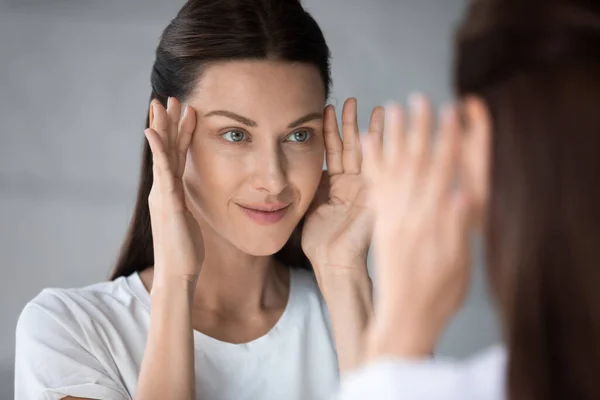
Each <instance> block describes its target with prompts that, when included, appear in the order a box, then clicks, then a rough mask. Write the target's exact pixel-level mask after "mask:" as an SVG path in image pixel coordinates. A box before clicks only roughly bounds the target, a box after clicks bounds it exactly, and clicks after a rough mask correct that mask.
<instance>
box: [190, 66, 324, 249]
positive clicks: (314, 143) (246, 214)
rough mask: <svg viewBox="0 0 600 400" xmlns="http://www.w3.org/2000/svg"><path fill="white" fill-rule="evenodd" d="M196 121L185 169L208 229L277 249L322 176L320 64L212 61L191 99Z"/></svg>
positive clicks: (251, 245)
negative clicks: (318, 67) (220, 62)
mask: <svg viewBox="0 0 600 400" xmlns="http://www.w3.org/2000/svg"><path fill="white" fill-rule="evenodd" d="M187 104H189V105H190V106H192V107H193V108H194V109H195V110H196V114H197V127H196V130H195V132H194V137H193V139H192V143H191V146H190V151H189V153H188V158H187V164H186V169H185V172H184V185H185V188H186V201H187V203H188V207H189V208H190V210H191V212H192V213H193V214H194V216H195V217H196V218H197V219H198V220H199V223H200V225H201V227H202V231H203V235H204V236H206V235H211V236H212V235H214V236H220V237H221V238H223V239H225V240H227V241H229V242H230V243H232V244H233V245H234V246H236V247H237V248H239V249H240V250H242V251H244V252H245V253H248V254H252V255H256V256H262V255H271V254H273V253H275V252H277V251H278V250H279V249H280V248H281V247H283V245H284V244H285V243H286V241H287V240H288V238H289V236H290V235H291V233H292V231H293V230H294V228H295V227H296V225H297V224H298V222H299V221H300V219H301V218H302V216H303V215H304V214H305V212H306V210H307V208H308V206H309V205H310V203H311V201H312V199H313V197H314V194H315V192H316V189H317V187H318V185H319V181H320V178H321V173H322V167H323V158H324V142H323V128H322V125H323V121H322V115H323V108H324V106H325V89H324V85H323V81H322V79H321V76H320V75H319V72H318V70H317V69H316V67H313V66H310V65H303V64H294V63H286V62H277V61H235V62H227V63H222V64H216V65H213V66H211V67H209V68H208V69H206V70H205V71H204V72H203V74H202V77H201V79H200V80H199V82H198V85H197V87H196V90H195V92H194V94H193V95H192V96H190V98H189V99H188V101H187Z"/></svg>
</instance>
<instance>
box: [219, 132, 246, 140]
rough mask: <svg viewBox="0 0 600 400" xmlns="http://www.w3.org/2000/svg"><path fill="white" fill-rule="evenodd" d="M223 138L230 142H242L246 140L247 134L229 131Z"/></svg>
mask: <svg viewBox="0 0 600 400" xmlns="http://www.w3.org/2000/svg"><path fill="white" fill-rule="evenodd" d="M221 136H222V137H223V139H225V140H227V141H228V142H241V141H242V140H244V139H246V134H245V133H244V132H240V131H228V132H225V133H224V134H223V135H221Z"/></svg>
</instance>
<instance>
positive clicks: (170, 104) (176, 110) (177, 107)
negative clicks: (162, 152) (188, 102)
mask: <svg viewBox="0 0 600 400" xmlns="http://www.w3.org/2000/svg"><path fill="white" fill-rule="evenodd" d="M167 116H168V117H169V148H168V152H169V154H170V155H171V157H172V158H171V159H172V160H176V159H177V158H176V157H177V146H176V143H177V136H178V134H179V120H180V118H181V103H180V102H179V100H177V99H176V98H175V97H169V98H168V99H167Z"/></svg>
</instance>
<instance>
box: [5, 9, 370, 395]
mask: <svg viewBox="0 0 600 400" xmlns="http://www.w3.org/2000/svg"><path fill="white" fill-rule="evenodd" d="M151 80H152V99H151V104H150V109H149V113H148V120H147V129H146V131H145V135H146V138H147V142H146V143H145V146H144V154H143V165H142V174H141V175H142V176H141V183H140V188H139V193H138V198H137V205H136V209H135V212H134V215H133V219H132V221H131V227H130V230H129V233H128V235H127V238H126V240H125V243H124V245H123V249H122V253H121V256H120V258H119V261H118V263H117V266H116V269H115V271H114V273H113V280H112V282H108V283H100V284H97V285H92V286H90V287H86V288H83V289H71V290H46V291H43V292H42V293H41V294H40V295H39V296H38V297H36V298H35V299H34V300H33V301H32V302H30V303H29V304H28V305H27V306H26V307H25V309H24V311H23V313H22V315H21V317H20V320H19V323H18V327H17V347H16V397H17V398H18V399H35V398H51V399H61V398H71V399H72V398H101V399H144V400H147V399H155V398H156V399H167V398H168V399H193V398H196V396H197V398H201V399H211V400H213V399H259V398H260V399H283V398H285V399H323V398H327V397H329V396H330V395H331V393H332V391H333V390H334V389H335V388H336V386H337V382H338V376H339V370H342V371H343V370H345V369H347V368H350V367H352V366H353V365H354V364H356V363H357V361H358V356H359V354H358V348H359V347H358V343H359V341H360V340H361V339H362V336H361V332H363V330H364V327H365V326H366V322H367V318H368V317H369V315H370V313H371V311H370V309H371V307H372V306H371V303H370V302H371V286H370V285H371V284H370V280H369V278H368V275H367V271H366V254H367V249H368V245H369V240H370V235H371V232H370V229H371V224H372V216H371V215H370V214H369V213H368V212H367V211H366V209H365V207H364V201H363V198H364V191H365V186H364V182H363V178H362V175H361V170H360V165H361V157H362V152H361V148H360V146H359V139H358V129H357V123H356V102H355V101H354V100H349V101H348V102H346V104H345V106H344V110H343V116H342V119H343V121H344V127H343V136H344V139H343V142H342V141H341V139H340V136H339V133H338V128H337V122H336V116H335V111H334V109H333V108H332V107H327V108H325V111H324V112H323V110H324V107H325V101H326V99H327V96H328V93H329V87H330V80H331V78H330V71H329V50H328V48H327V45H326V43H325V40H324V38H323V35H322V32H321V30H320V29H319V27H318V25H317V24H316V22H315V21H314V20H313V19H312V17H311V16H310V15H309V14H308V13H307V12H305V11H304V10H303V9H302V7H301V5H300V3H299V2H298V1H293V0H292V1H290V0H263V1H253V2H248V1H245V0H228V1H223V0H196V1H190V2H188V3H187V4H186V5H185V6H184V7H183V8H182V9H181V11H180V12H179V14H178V15H177V17H176V18H175V19H174V20H173V21H172V22H171V23H170V25H169V26H168V27H167V28H166V29H165V31H164V33H163V35H162V38H161V41H160V44H159V46H158V49H157V51H156V61H155V63H154V67H153V70H152V78H151ZM381 119H382V114H381V110H380V109H377V110H375V112H374V114H373V117H372V123H371V127H372V130H373V131H374V132H375V133H374V134H376V135H377V134H380V131H381V128H382V121H381ZM325 150H326V153H327V165H328V171H327V172H326V173H325V174H323V171H322V166H323V161H324V159H323V158H324V153H325ZM302 227H303V229H302ZM310 268H313V269H314V272H315V274H313V273H312V272H310V271H307V269H310ZM315 276H316V279H315ZM321 292H322V293H323V297H322V296H321ZM323 299H324V300H323ZM325 304H326V306H327V307H325ZM330 318H331V324H332V328H333V329H332V331H331V329H330ZM334 338H335V345H334V340H333V339H334ZM69 396H70V397H69Z"/></svg>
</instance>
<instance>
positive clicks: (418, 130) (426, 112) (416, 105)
mask: <svg viewBox="0 0 600 400" xmlns="http://www.w3.org/2000/svg"><path fill="white" fill-rule="evenodd" d="M410 107H411V119H410V127H409V130H408V132H409V134H408V153H409V154H410V156H411V158H412V159H413V160H415V162H416V163H417V164H418V165H422V164H426V163H427V161H428V158H429V157H428V156H429V154H430V151H431V149H430V146H431V129H432V116H431V106H430V104H429V101H428V100H427V98H425V96H423V95H421V94H415V95H413V96H411V98H410Z"/></svg>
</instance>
